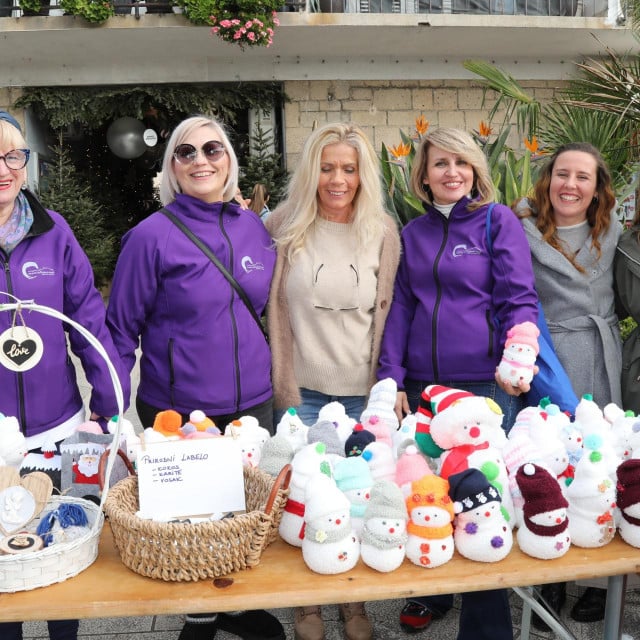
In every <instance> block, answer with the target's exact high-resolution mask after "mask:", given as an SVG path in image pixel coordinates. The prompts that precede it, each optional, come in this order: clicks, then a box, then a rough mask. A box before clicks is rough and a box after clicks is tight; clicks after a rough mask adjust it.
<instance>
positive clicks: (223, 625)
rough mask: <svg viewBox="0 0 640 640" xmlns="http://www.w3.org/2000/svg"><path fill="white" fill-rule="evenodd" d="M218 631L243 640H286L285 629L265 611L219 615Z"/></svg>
mask: <svg viewBox="0 0 640 640" xmlns="http://www.w3.org/2000/svg"><path fill="white" fill-rule="evenodd" d="M218 629H221V630H222V631H226V632H227V633H232V634H234V635H236V636H239V637H240V638H242V640H286V635H285V633H284V627H283V626H282V625H281V624H280V621H279V620H278V618H276V617H275V616H272V615H271V614H270V613H267V612H266V611H264V610H263V609H255V610H254V611H235V612H233V613H219V614H218Z"/></svg>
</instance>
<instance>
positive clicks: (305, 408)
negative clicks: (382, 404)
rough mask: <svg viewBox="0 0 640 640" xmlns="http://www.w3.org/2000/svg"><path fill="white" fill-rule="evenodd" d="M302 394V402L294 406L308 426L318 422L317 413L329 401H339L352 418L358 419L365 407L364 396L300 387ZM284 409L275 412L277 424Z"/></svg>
mask: <svg viewBox="0 0 640 640" xmlns="http://www.w3.org/2000/svg"><path fill="white" fill-rule="evenodd" d="M300 395H301V396H302V404H301V405H300V406H298V407H294V409H295V410H296V412H297V413H298V416H299V417H300V420H302V422H304V424H306V425H307V426H308V427H310V426H311V425H314V424H315V423H316V422H318V413H319V412H320V409H322V407H324V405H325V404H329V403H330V402H339V403H340V404H342V405H343V406H344V410H345V413H346V414H347V415H348V416H349V417H350V418H353V419H354V420H360V416H361V415H362V412H363V411H364V408H365V401H366V399H367V398H366V396H329V395H327V394H326V393H320V392H319V391H314V390H313V389H304V388H301V389H300ZM283 414H284V411H282V412H277V413H276V417H275V423H276V424H277V423H278V422H279V421H280V418H282V416H283Z"/></svg>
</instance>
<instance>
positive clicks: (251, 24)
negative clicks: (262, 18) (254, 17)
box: [244, 20, 253, 29]
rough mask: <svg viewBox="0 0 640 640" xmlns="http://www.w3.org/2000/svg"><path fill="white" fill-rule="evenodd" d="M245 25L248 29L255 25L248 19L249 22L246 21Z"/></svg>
mask: <svg viewBox="0 0 640 640" xmlns="http://www.w3.org/2000/svg"><path fill="white" fill-rule="evenodd" d="M244 26H245V27H246V28H247V29H251V27H252V26H253V22H251V20H248V21H247V22H245V23H244Z"/></svg>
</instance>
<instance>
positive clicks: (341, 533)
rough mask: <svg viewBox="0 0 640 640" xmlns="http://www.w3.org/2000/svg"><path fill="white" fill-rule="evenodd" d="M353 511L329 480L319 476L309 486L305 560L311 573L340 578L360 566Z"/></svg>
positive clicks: (358, 544) (304, 545) (306, 508)
mask: <svg viewBox="0 0 640 640" xmlns="http://www.w3.org/2000/svg"><path fill="white" fill-rule="evenodd" d="M350 508H351V504H350V502H349V500H348V499H347V497H346V496H345V495H344V493H342V491H340V489H338V487H337V486H336V483H335V482H334V481H333V480H332V479H331V478H329V477H328V476H325V475H323V474H320V475H316V476H314V477H312V478H311V479H310V480H309V482H308V483H307V486H306V490H305V516H304V518H305V529H304V538H303V540H302V557H303V559H304V562H305V564H306V565H307V567H309V569H311V571H315V572H316V573H322V574H336V573H344V572H345V571H350V570H351V569H353V567H355V566H356V564H357V562H358V559H359V558H360V542H359V541H358V538H357V536H356V534H355V532H354V531H353V529H352V527H351V518H350V516H349V510H350Z"/></svg>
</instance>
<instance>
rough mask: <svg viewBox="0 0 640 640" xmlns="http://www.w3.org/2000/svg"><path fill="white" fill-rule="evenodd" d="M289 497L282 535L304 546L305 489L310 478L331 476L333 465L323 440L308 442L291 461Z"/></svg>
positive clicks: (281, 528) (285, 507)
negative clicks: (313, 442)
mask: <svg viewBox="0 0 640 640" xmlns="http://www.w3.org/2000/svg"><path fill="white" fill-rule="evenodd" d="M291 468H292V473H291V480H290V482H289V498H288V499H287V502H286V504H285V506H284V510H283V512H282V519H281V520H280V526H279V528H278V531H279V533H280V537H281V538H282V539H283V540H284V541H285V542H288V543H289V544H291V545H293V546H294V547H301V546H302V538H303V537H304V513H305V489H306V486H307V483H308V482H309V480H310V479H311V478H312V477H313V476H315V475H319V474H324V475H327V476H331V466H330V464H329V460H328V459H327V456H326V453H325V446H324V444H323V443H322V442H316V443H315V444H308V445H306V446H304V447H303V448H302V449H300V451H298V452H297V453H296V454H295V455H294V456H293V460H292V461H291Z"/></svg>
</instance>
